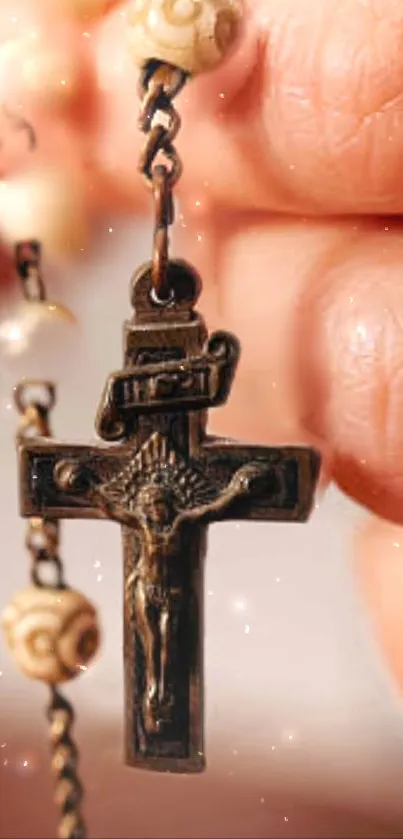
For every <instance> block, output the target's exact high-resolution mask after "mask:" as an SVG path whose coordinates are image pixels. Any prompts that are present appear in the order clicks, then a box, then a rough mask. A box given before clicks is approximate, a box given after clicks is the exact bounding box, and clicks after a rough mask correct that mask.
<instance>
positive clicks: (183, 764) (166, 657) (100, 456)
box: [20, 261, 320, 772]
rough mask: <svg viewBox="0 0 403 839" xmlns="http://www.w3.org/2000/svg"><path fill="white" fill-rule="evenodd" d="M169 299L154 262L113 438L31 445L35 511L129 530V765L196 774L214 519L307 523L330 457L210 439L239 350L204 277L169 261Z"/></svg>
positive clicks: (110, 387)
mask: <svg viewBox="0 0 403 839" xmlns="http://www.w3.org/2000/svg"><path fill="white" fill-rule="evenodd" d="M168 270H169V273H170V285H171V288H172V289H173V296H172V301H171V303H170V304H169V305H162V304H161V303H158V301H156V300H155V299H154V298H153V294H152V282H151V276H150V275H151V268H150V266H145V267H144V268H142V269H141V270H140V271H139V272H138V273H137V275H135V277H134V279H133V281H132V301H133V307H134V316H133V318H132V320H131V321H129V322H128V323H126V324H125V330H124V346H125V357H124V367H123V370H121V371H120V372H118V373H115V374H113V375H111V376H110V377H109V379H108V381H107V384H106V388H105V390H104V393H103V396H102V399H101V403H100V407H99V410H98V415H97V420H96V429H97V432H98V434H99V436H100V437H101V438H102V439H103V440H105V441H107V442H108V445H105V444H99V445H89V446H85V445H69V444H60V443H57V442H54V441H53V440H50V439H49V440H45V441H39V440H38V441H35V440H33V441H30V442H27V443H24V444H23V445H22V446H21V447H20V468H21V510H22V515H23V516H25V517H33V516H41V517H44V518H46V519H52V518H53V519H59V518H75V519H77V518H88V519H98V518H99V519H110V520H112V521H115V522H119V523H120V524H121V525H122V529H123V551H124V580H125V583H124V662H125V719H126V759H127V762H128V763H129V764H130V765H133V766H139V767H145V768H151V769H155V770H161V771H174V772H175V771H176V772H197V771H201V770H202V769H203V768H204V765H205V761H204V750H203V653H202V647H203V556H204V551H205V535H206V525H208V524H209V523H210V522H214V521H219V520H220V521H221V520H224V519H253V520H260V521H263V520H264V521H298V522H302V521H305V520H306V519H307V517H308V515H309V512H310V509H311V507H312V503H313V498H314V492H315V487H316V483H317V478H318V473H319V468H320V457H319V455H318V454H317V452H315V451H314V450H312V449H309V448H298V447H284V448H266V447H260V446H241V445H239V444H238V443H235V442H232V441H229V440H224V439H219V438H216V437H211V436H209V435H207V434H206V430H205V429H206V421H207V409H208V408H210V407H214V406H216V405H220V404H222V403H224V402H225V400H226V399H227V397H228V394H229V391H230V387H231V383H232V378H233V375H234V371H235V368H236V365H237V361H238V356H239V346H238V342H237V341H236V339H235V338H234V337H233V336H232V335H230V334H228V333H225V332H217V333H214V334H213V335H211V336H210V338H208V337H207V333H206V329H205V326H204V323H203V320H202V318H201V317H200V316H199V315H198V314H197V312H195V310H194V304H195V302H196V300H197V297H198V295H199V280H198V277H197V275H196V274H195V273H194V272H193V271H192V270H191V269H190V268H189V266H187V265H185V263H181V262H179V261H178V262H171V263H169V264H168Z"/></svg>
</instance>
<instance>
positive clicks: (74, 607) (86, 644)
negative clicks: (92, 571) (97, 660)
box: [2, 586, 100, 684]
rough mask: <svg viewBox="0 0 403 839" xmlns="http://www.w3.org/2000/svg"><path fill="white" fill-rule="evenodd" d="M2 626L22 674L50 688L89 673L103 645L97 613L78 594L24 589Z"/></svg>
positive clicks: (85, 599)
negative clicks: (93, 659)
mask: <svg viewBox="0 0 403 839" xmlns="http://www.w3.org/2000/svg"><path fill="white" fill-rule="evenodd" d="M2 626H3V630H4V633H5V637H6V641H7V644H8V646H9V648H10V650H11V652H12V654H13V656H14V659H15V661H16V663H17V665H18V666H19V668H20V669H21V670H22V672H23V673H24V674H25V675H26V676H28V677H29V678H30V679H39V680H40V681H43V682H47V683H49V684H57V683H59V682H66V681H68V680H70V679H74V678H75V676H77V675H79V673H80V672H81V671H82V670H86V668H87V664H88V663H89V661H91V659H92V658H93V657H94V655H95V653H96V652H97V650H98V648H99V644H100V629H99V625H98V620H97V613H96V611H95V608H94V606H93V605H92V603H90V602H89V600H87V598H86V597H84V595H82V594H80V593H79V592H78V591H75V590H74V589H62V590H59V589H53V588H37V587H35V586H32V587H30V588H26V589H23V590H22V591H20V592H18V593H17V594H16V595H15V596H14V597H13V599H12V601H11V603H10V604H9V605H8V606H6V608H5V610H4V612H3V616H2Z"/></svg>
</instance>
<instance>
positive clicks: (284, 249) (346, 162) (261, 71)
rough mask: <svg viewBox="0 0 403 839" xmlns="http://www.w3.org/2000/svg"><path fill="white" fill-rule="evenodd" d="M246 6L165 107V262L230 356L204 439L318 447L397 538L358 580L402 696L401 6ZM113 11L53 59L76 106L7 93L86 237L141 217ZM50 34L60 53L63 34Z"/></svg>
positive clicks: (58, 203) (373, 547) (75, 29)
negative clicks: (226, 395) (217, 59)
mask: <svg viewBox="0 0 403 839" xmlns="http://www.w3.org/2000/svg"><path fill="white" fill-rule="evenodd" d="M86 1H87V2H88V0H86ZM45 2H46V0H40V2H39V0H38V3H37V4H35V6H36V7H37V8H38V10H39V11H38V14H39V15H40V11H41V8H42V7H44V4H45ZM91 2H92V3H93V4H94V5H95V4H96V2H97V0H91ZM14 5H15V4H14ZM67 5H68V0H65V4H64V11H65V9H66V6H67ZM249 5H250V7H249V9H248V18H247V22H246V25H245V29H244V33H243V36H242V41H241V43H240V45H239V48H238V50H237V51H236V52H235V53H234V55H233V56H232V58H231V59H230V60H229V61H228V63H227V64H226V65H225V66H224V67H223V68H222V69H220V70H218V71H217V72H215V73H213V74H211V75H210V76H206V77H204V78H203V77H202V78H200V79H197V80H196V81H195V82H194V83H192V85H190V86H189V89H185V91H184V93H183V94H182V96H181V97H180V100H179V101H178V107H179V109H180V111H181V114H182V116H183V130H182V132H181V136H180V138H178V148H179V150H180V153H181V155H182V157H183V160H184V162H185V171H184V176H183V179H182V181H181V184H180V186H179V189H178V195H179V199H180V204H181V208H180V215H179V219H178V229H177V239H178V244H177V247H178V249H179V247H180V248H181V255H183V256H186V257H187V258H188V259H190V260H192V261H193V262H194V263H195V264H196V266H197V267H198V268H199V269H200V271H201V273H202V276H203V281H204V293H203V299H202V305H203V306H204V311H205V313H206V315H207V318H208V320H209V324H210V325H211V326H212V327H218V328H220V327H224V328H225V329H228V330H231V331H234V332H235V333H236V334H237V335H238V336H239V338H240V340H241V344H242V348H243V350H242V357H241V363H240V366H239V371H238V377H237V379H236V382H235V385H234V389H233V393H232V398H231V400H230V402H229V403H228V406H227V407H226V408H225V409H224V410H223V411H221V412H220V413H219V415H218V417H217V419H216V418H215V417H213V420H215V426H214V430H216V431H217V432H223V433H229V434H232V435H234V436H242V437H244V438H245V437H247V438H248V439H249V440H253V441H254V442H260V443H271V444H273V442H274V443H276V442H284V441H285V440H286V441H287V442H295V441H298V442H301V441H306V442H310V441H311V440H312V439H314V440H315V442H316V444H318V441H319V445H320V446H321V447H322V448H323V450H324V452H325V453H326V455H328V456H329V475H331V477H332V479H333V480H334V481H335V482H336V483H337V484H338V485H339V486H340V487H341V488H342V490H343V491H344V492H346V493H347V494H348V495H350V496H351V497H352V498H353V499H355V500H357V501H358V502H359V503H361V504H363V505H364V506H365V507H367V508H368V509H369V510H370V511H372V512H373V513H375V514H376V515H378V516H382V517H385V518H387V519H390V520H392V521H393V522H394V523H395V524H396V528H395V527H394V526H392V525H389V524H385V523H382V524H380V523H379V522H378V521H377V520H376V519H373V520H372V521H371V523H370V526H369V529H368V531H367V532H366V533H365V534H364V535H360V545H359V568H360V573H361V574H362V579H363V581H364V584H365V589H366V591H367V593H368V596H369V602H370V604H371V606H372V608H373V614H374V616H375V619H376V621H377V627H378V630H379V632H380V635H381V638H382V641H383V646H384V650H385V652H386V654H387V656H388V658H389V661H390V663H391V666H392V667H393V668H394V672H395V674H396V675H397V677H398V678H399V679H400V682H401V684H403V637H402V625H401V624H402V622H401V620H400V600H401V593H402V592H403V579H401V577H402V575H403V570H401V568H403V563H401V562H400V551H399V547H395V546H396V545H397V546H400V541H401V542H402V544H403V537H402V536H401V533H402V532H401V530H400V525H401V524H402V523H403V466H402V464H403V430H402V429H403V377H402V375H401V372H400V368H401V366H402V362H403V340H402V315H401V311H400V309H401V308H402V309H403V282H402V280H401V277H400V274H401V270H402V265H403V237H402V235H401V233H402V229H401V220H400V216H401V215H402V212H403V166H402V159H403V119H402V116H401V114H402V102H403V93H402V90H401V78H402V70H403V49H402V43H403V9H402V6H401V3H400V2H399V0H382V2H380V0H367V2H362V1H361V2H360V0H326V3H324V2H323V0H250V4H249ZM3 6H4V9H7V6H6V4H3ZM125 8H126V7H125V4H123V5H118V6H117V8H116V12H114V13H113V14H111V15H110V16H109V17H108V18H105V20H103V19H102V20H101V21H96V25H94V26H93V24H92V23H91V24H90V23H89V24H87V23H85V26H84V25H82V24H80V25H79V24H78V22H77V19H74V16H73V15H72V14H71V15H70V25H71V29H70V30H69V33H70V34H69V39H68V41H66V42H65V46H64V47H63V48H62V46H60V50H61V52H60V54H62V55H63V56H64V57H65V61H66V65H65V68H66V69H65V76H66V78H70V79H71V81H70V82H68V84H67V85H66V86H64V87H67V93H68V94H69V95H66V96H65V97H64V98H63V96H64V94H62V95H61V96H59V95H58V94H60V90H59V91H58V93H55V88H54V71H52V72H50V73H49V78H48V81H46V72H45V75H42V77H41V78H42V84H41V85H40V86H39V87H38V88H37V89H36V91H35V90H34V91H32V89H31V90H30V91H26V92H24V91H25V88H24V85H23V84H21V83H20V81H18V80H17V81H16V83H15V90H17V91H18V95H19V96H20V98H21V101H22V102H23V103H24V107H26V112H27V116H30V118H31V119H32V121H33V122H34V123H35V127H36V130H37V135H38V150H37V152H36V153H35V166H36V167H38V168H39V169H40V170H41V171H42V169H43V165H44V162H45V161H46V164H47V165H48V166H49V165H50V166H51V169H52V171H54V172H56V173H58V177H59V176H60V170H61V168H62V169H63V171H64V173H65V174H64V177H65V178H66V177H67V178H69V179H70V182H71V183H74V186H75V202H74V203H73V205H72V203H71V202H70V204H68V202H67V205H68V206H66V202H65V195H64V194H63V191H62V192H60V189H59V190H58V192H57V191H55V196H54V202H53V204H52V202H51V201H48V204H47V207H50V206H52V207H53V210H52V212H53V213H54V212H55V209H56V208H57V207H59V209H60V212H61V213H65V218H70V216H71V213H72V206H73V207H75V208H76V216H75V217H77V216H78V218H79V219H80V221H79V227H80V229H81V227H82V226H83V225H84V221H85V219H86V218H87V217H88V216H89V215H91V214H92V213H94V212H99V211H100V210H105V208H108V210H110V211H113V212H121V213H123V212H125V213H127V212H129V213H132V212H133V211H134V210H135V211H142V210H143V209H144V208H145V207H146V202H147V193H146V191H145V190H144V188H143V184H142V181H141V179H140V178H139V176H138V174H137V171H136V154H137V152H138V150H139V147H140V143H141V137H139V134H138V130H137V125H136V113H137V101H136V95H135V91H136V79H137V77H136V71H135V68H134V67H133V66H132V64H131V62H130V59H129V57H128V56H124V55H123V47H122V40H123V38H124V30H125V26H126V22H125V19H124V12H125ZM0 9H1V7H0ZM27 9H28V11H27V12H26V13H27V14H31V13H32V4H30V5H28V6H27ZM3 14H5V12H4V11H3ZM7 14H8V15H9V12H7ZM21 26H22V25H21ZM46 26H47V27H48V30H49V31H50V30H51V31H52V32H53V33H54V35H53V39H52V43H53V44H54V45H61V43H62V40H61V28H62V22H61V17H60V18H59V19H57V18H56V17H55V16H53V17H52V18H51V19H50V18H49V19H48V20H47V23H46ZM63 32H64V29H63ZM85 33H87V34H85ZM87 36H88V37H87ZM5 37H9V36H5ZM83 44H84V46H85V49H83ZM0 58H1V56H0ZM10 60H11V59H10ZM69 68H70V69H69ZM77 68H78V69H77ZM69 73H70V75H69ZM52 74H53V75H52ZM44 79H45V82H46V83H43V80H44ZM77 79H79V80H81V81H80V84H77V83H76V82H75V80H77ZM52 85H53V87H52ZM31 88H32V86H31ZM49 90H50V93H49V92H48V91H49ZM52 90H53V93H52ZM15 95H16V94H15ZM84 117H85V118H84ZM67 150H68V154H67ZM32 160H33V157H32ZM27 165H28V164H26V162H25V163H21V166H27ZM17 168H18V167H17ZM24 177H25V174H24ZM56 181H57V179H56ZM77 207H78V208H79V212H77ZM69 213H70V216H69ZM0 217H1V206H0ZM43 218H44V215H43V214H42V219H43ZM0 222H1V218H0ZM66 224H67V222H66ZM60 229H61V230H62V231H63V225H62V226H61V228H60ZM60 238H61V237H59V240H60ZM64 238H66V237H64ZM74 247H77V245H74Z"/></svg>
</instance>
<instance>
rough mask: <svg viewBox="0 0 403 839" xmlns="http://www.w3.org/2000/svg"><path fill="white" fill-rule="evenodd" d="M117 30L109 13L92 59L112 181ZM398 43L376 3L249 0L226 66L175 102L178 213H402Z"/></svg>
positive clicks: (133, 140)
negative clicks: (99, 50) (181, 204)
mask: <svg viewBox="0 0 403 839" xmlns="http://www.w3.org/2000/svg"><path fill="white" fill-rule="evenodd" d="M125 25H126V24H125V21H124V19H123V17H122V16H119V15H117V16H116V17H115V18H114V22H113V25H112V22H111V23H110V24H109V23H108V27H107V29H105V32H104V33H103V37H104V46H103V58H102V60H101V59H100V60H101V63H102V64H103V65H104V76H108V80H109V85H110V86H112V87H113V89H114V94H113V95H111V94H107V99H108V105H107V108H106V112H105V124H104V127H103V130H102V131H101V135H100V151H99V157H100V163H102V158H103V156H106V157H108V154H107V151H106V150H107V149H108V148H111V146H112V147H114V148H115V151H112V150H111V151H110V152H109V158H108V162H109V166H110V167H112V168H114V169H115V172H116V177H119V178H120V179H121V180H122V181H124V179H125V173H130V172H132V171H133V168H134V167H133V156H134V149H135V148H136V146H138V138H137V129H136V126H135V118H134V113H135V110H136V107H137V105H136V102H135V98H134V95H133V91H134V90H135V79H136V74H135V70H134V68H129V66H128V65H126V68H125V70H124V72H123V71H118V70H117V69H116V70H114V69H113V68H114V67H119V66H120V67H121V68H122V63H123V58H122V43H123V41H124V38H125V32H124V30H125ZM402 44H403V7H402V4H401V3H400V2H396V0H384V2H383V3H382V8H381V10H380V7H379V3H378V2H377V0H368V2H366V3H362V2H360V0H326V3H323V0H257V2H253V3H252V2H250V14H249V17H248V19H247V22H246V26H245V34H244V36H243V40H242V42H241V43H240V46H239V50H238V51H237V52H236V53H235V54H234V56H233V58H232V59H231V61H230V62H229V64H228V66H227V68H225V67H224V68H223V69H222V71H218V72H217V73H212V74H211V76H210V77H206V78H205V79H203V78H201V79H200V80H199V79H196V80H195V81H194V82H192V84H191V85H189V90H188V91H185V92H184V94H183V96H182V100H181V102H180V109H181V112H182V113H183V115H184V121H183V130H182V134H181V138H180V139H178V144H179V148H180V149H181V151H182V152H183V156H184V158H185V160H186V168H185V175H184V179H183V185H184V192H186V194H187V195H188V200H189V204H190V206H191V205H192V204H194V202H195V200H197V201H199V202H200V203H201V204H202V205H203V204H205V205H206V207H207V208H208V206H209V205H210V203H211V202H212V203H215V204H219V205H220V206H222V205H225V206H231V207H232V208H238V209H247V208H253V209H255V210H256V209H262V210H268V209H269V210H271V211H273V210H274V211H282V212H284V211H288V212H289V211H292V212H295V213H300V212H303V213H316V214H332V215H335V214H345V213H348V214H351V213H371V214H384V213H402V211H403V197H402V196H403V168H402V166H401V160H402V153H403V120H402V117H401V114H402V101H403V99H402V97H403V91H402V85H401V79H402V75H403V72H402V71H403V47H402ZM118 52H119V53H120V58H119V59H117V60H114V59H111V57H110V56H113V55H116V57H117V54H118ZM108 55H109V61H108ZM125 61H126V59H125ZM113 96H115V97H116V98H115V100H114V105H112V100H113ZM109 107H110V108H111V109H112V110H111V113H113V119H112V120H111V119H110V115H108V113H109ZM131 112H133V123H132V124H131V119H130V116H129V117H128V114H129V115H130V113H131ZM108 138H109V142H108ZM112 140H113V142H112ZM206 150H208V153H206ZM133 189H138V184H137V186H136V185H134V183H133Z"/></svg>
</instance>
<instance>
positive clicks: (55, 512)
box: [18, 440, 123, 519]
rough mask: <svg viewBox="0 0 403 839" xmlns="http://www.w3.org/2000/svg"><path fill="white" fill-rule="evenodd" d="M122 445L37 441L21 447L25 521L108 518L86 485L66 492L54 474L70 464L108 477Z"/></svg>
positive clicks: (21, 500)
mask: <svg viewBox="0 0 403 839" xmlns="http://www.w3.org/2000/svg"><path fill="white" fill-rule="evenodd" d="M122 450H123V446H110V447H109V448H107V447H104V446H100V445H98V446H97V445H93V446H86V445H69V444H68V443H56V442H55V441H54V440H41V441H39V440H37V441H35V440H34V441H32V442H28V443H24V444H23V445H21V446H19V448H18V456H19V465H20V478H21V479H20V510H21V515H22V516H24V517H26V518H31V517H34V516H39V517H41V518H42V517H43V518H66V519H69V518H70V519H84V518H85V519H104V518H105V519H106V518H108V515H107V513H106V512H105V511H104V510H103V509H102V508H101V506H100V505H98V504H97V503H95V502H94V501H93V500H91V499H90V498H89V497H88V492H86V491H85V489H86V488H85V487H84V486H83V489H82V492H80V488H78V490H77V489H76V490H75V491H74V493H71V492H67V491H66V490H63V488H62V487H61V486H60V484H59V483H58V482H57V480H56V477H55V472H56V469H57V467H58V465H59V464H62V463H63V462H66V461H68V462H69V464H72V465H73V466H75V465H76V466H77V468H78V469H79V470H80V471H81V472H82V473H83V474H85V473H87V474H92V475H95V476H97V477H99V478H105V477H107V476H108V474H109V473H110V472H113V469H114V468H116V462H117V460H118V459H119V456H120V454H121V452H122Z"/></svg>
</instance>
